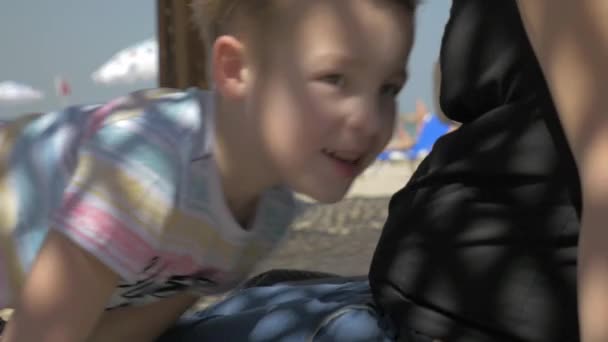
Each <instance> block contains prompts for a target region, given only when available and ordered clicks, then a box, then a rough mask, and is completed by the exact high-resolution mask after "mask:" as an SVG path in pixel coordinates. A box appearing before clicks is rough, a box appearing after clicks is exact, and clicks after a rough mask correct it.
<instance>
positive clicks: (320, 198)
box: [300, 186, 350, 204]
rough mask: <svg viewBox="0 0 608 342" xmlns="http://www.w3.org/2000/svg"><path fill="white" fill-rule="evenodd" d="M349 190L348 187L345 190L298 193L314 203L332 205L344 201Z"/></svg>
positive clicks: (319, 190)
mask: <svg viewBox="0 0 608 342" xmlns="http://www.w3.org/2000/svg"><path fill="white" fill-rule="evenodd" d="M349 189H350V186H348V187H347V188H345V189H327V188H326V189H318V190H317V189H315V190H316V191H315V190H312V189H311V190H309V191H302V192H300V193H301V194H302V195H304V196H306V197H309V198H310V199H312V200H315V201H316V202H319V203H323V204H332V203H336V202H339V201H341V200H342V199H344V197H345V196H346V194H347V193H348V190H349Z"/></svg>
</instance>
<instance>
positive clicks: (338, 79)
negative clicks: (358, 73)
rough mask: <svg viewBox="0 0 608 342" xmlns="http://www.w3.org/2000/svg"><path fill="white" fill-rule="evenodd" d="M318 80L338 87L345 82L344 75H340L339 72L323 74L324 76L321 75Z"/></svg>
mask: <svg viewBox="0 0 608 342" xmlns="http://www.w3.org/2000/svg"><path fill="white" fill-rule="evenodd" d="M320 80H321V81H322V82H325V83H327V84H331V85H333V86H336V87H339V88H341V87H343V86H344V83H345V78H344V75H341V74H330V75H325V76H323V77H321V78H320Z"/></svg>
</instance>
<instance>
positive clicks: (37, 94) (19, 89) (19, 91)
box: [0, 81, 44, 103]
mask: <svg viewBox="0 0 608 342" xmlns="http://www.w3.org/2000/svg"><path fill="white" fill-rule="evenodd" d="M43 97H44V94H43V93H42V92H41V91H40V90H36V89H34V88H32V87H30V86H28V85H26V84H23V83H19V82H15V81H4V82H0V102H4V103H25V102H30V101H36V100H40V99H42V98H43Z"/></svg>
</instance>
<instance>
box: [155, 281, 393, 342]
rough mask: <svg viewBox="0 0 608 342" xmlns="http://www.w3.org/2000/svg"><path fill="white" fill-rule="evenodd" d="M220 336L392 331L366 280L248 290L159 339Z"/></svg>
mask: <svg viewBox="0 0 608 342" xmlns="http://www.w3.org/2000/svg"><path fill="white" fill-rule="evenodd" d="M330 279H333V278H330ZM335 279H337V278H335ZM335 279H334V281H335ZM307 282H312V280H308V281H307ZM216 340H221V341H253V342H256V341H260V342H261V341H282V342H290V341H319V342H325V341H349V342H357V341H361V342H363V341H382V342H390V341H394V334H393V329H391V328H390V326H389V325H388V323H387V321H385V320H384V319H382V317H381V316H380V315H379V314H378V313H377V312H376V310H375V306H374V305H373V302H372V297H371V293H370V290H369V285H368V283H367V280H366V279H363V280H361V279H358V280H350V281H346V282H338V283H335V282H334V283H331V280H330V281H329V282H328V283H315V284H309V283H307V284H297V285H296V284H277V285H272V286H262V287H252V288H246V289H243V290H240V291H238V292H236V293H235V294H234V295H232V296H230V297H228V298H226V299H224V300H222V301H220V302H219V303H217V304H215V305H213V306H211V307H209V308H207V309H205V310H202V311H200V312H198V313H197V314H195V315H194V316H191V317H187V318H184V319H183V320H182V321H180V322H179V323H178V324H177V325H176V326H174V327H173V328H172V329H170V330H169V331H168V332H167V333H166V334H165V335H164V336H163V337H162V338H161V339H160V340H159V341H167V342H168V341H184V342H195V341H196V342H198V341H216Z"/></svg>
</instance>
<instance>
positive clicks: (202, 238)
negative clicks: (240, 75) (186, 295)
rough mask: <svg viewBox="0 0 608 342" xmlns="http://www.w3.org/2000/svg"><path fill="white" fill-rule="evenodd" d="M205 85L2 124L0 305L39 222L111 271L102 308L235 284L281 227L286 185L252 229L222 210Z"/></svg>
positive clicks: (288, 212)
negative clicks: (111, 284) (112, 284)
mask: <svg viewBox="0 0 608 342" xmlns="http://www.w3.org/2000/svg"><path fill="white" fill-rule="evenodd" d="M212 98H213V97H212V94H210V93H208V92H203V91H200V90H197V89H191V90H188V91H186V92H178V91H173V90H168V89H151V90H144V91H139V92H136V93H132V94H130V95H128V96H125V97H122V98H119V99H116V100H114V101H111V102H109V103H107V104H105V105H92V106H74V107H70V108H68V109H65V110H63V111H58V112H51V113H45V114H33V115H29V116H24V117H21V118H19V119H16V120H14V121H11V122H8V123H3V124H0V307H5V306H8V305H10V303H11V301H12V300H14V297H15V294H16V292H17V291H18V290H19V288H20V286H21V284H22V283H23V279H24V275H25V274H27V272H28V270H29V269H30V267H31V265H32V262H33V261H34V259H35V257H36V255H37V253H38V251H39V249H40V247H41V244H42V242H43V240H44V238H45V236H46V233H47V232H48V230H49V229H55V230H57V231H59V232H61V233H63V234H64V235H65V236H66V237H68V238H69V239H70V240H71V241H73V242H74V243H76V244H77V245H79V246H80V247H82V248H83V249H84V250H86V251H88V252H89V253H91V254H92V255H93V256H95V257H97V258H98V259H99V260H100V261H102V262H103V263H104V264H106V265H107V266H108V267H110V268H111V269H112V270H113V271H115V272H116V273H117V274H118V275H119V276H120V278H121V281H120V284H119V286H118V288H117V289H116V290H115V292H114V295H113V296H112V298H111V300H110V302H109V303H108V305H107V308H108V309H111V308H115V307H120V306H126V305H133V304H145V303H148V302H153V301H155V300H158V299H160V298H165V297H168V296H170V295H172V294H175V293H176V292H179V291H185V290H188V291H195V292H197V293H200V294H211V293H217V292H222V291H225V290H228V289H230V288H232V287H234V286H235V285H237V284H238V283H239V282H240V281H241V280H242V279H243V278H244V277H245V276H246V275H247V274H248V272H249V271H251V270H252V268H253V267H254V266H255V264H256V263H257V262H258V261H259V260H260V259H261V258H263V257H264V256H266V255H267V254H268V253H269V251H271V250H272V249H273V248H274V247H275V246H276V244H277V243H278V242H279V241H280V240H281V239H282V237H283V236H284V234H285V232H286V229H287V227H288V225H289V223H290V222H291V220H292V218H293V214H294V203H295V202H294V199H293V196H292V193H291V192H290V191H288V190H287V189H284V188H280V187H277V188H272V189H269V190H268V191H266V192H265V193H264V194H263V196H262V197H261V199H260V201H259V204H258V207H257V211H256V214H255V218H254V220H253V222H252V223H251V226H250V227H248V228H247V229H244V228H242V227H241V226H240V225H239V224H238V223H237V222H236V220H235V219H234V218H233V216H232V215H231V213H230V210H229V209H228V207H227V205H226V202H225V198H224V196H223V192H222V189H221V182H220V178H219V174H218V170H217V166H216V163H215V159H214V156H213V143H214V141H213V125H214V118H213V112H214V111H213V102H212Z"/></svg>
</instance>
